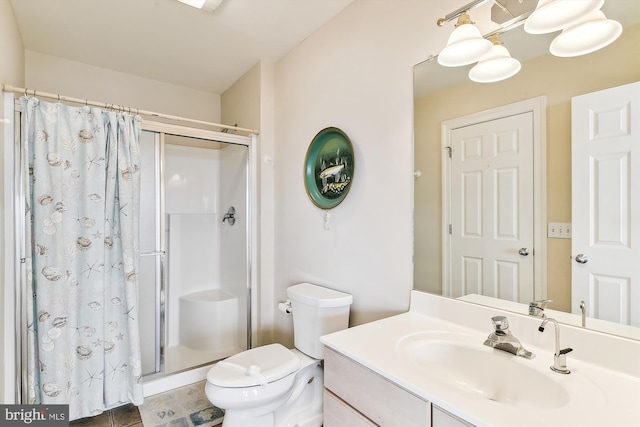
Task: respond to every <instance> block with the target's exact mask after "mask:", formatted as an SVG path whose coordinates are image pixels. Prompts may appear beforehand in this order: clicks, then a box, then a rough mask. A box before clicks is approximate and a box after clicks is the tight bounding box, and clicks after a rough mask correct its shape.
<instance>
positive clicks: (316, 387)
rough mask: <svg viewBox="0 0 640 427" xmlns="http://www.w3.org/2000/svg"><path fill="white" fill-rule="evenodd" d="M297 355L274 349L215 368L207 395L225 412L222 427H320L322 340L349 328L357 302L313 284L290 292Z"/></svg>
mask: <svg viewBox="0 0 640 427" xmlns="http://www.w3.org/2000/svg"><path fill="white" fill-rule="evenodd" d="M287 297H288V298H289V299H290V300H291V312H292V313H293V337H294V346H295V348H294V349H288V348H286V347H284V346H283V345H281V344H269V345H264V346H261V347H256V348H253V349H250V350H246V351H243V352H242V353H238V354H236V355H234V356H231V357H228V358H227V359H225V360H222V361H220V362H218V363H216V364H215V365H214V366H213V367H212V368H211V369H210V370H209V372H208V373H207V384H206V386H205V393H206V395H207V398H208V399H209V401H210V402H211V403H213V404H214V405H215V406H217V407H218V408H220V409H224V410H225V415H224V420H223V422H222V426H223V427H285V426H287V427H289V426H291V427H293V426H298V427H320V426H321V425H322V422H323V417H322V396H323V388H324V378H323V370H322V366H321V362H322V358H323V350H324V349H323V345H322V343H321V342H320V337H321V336H322V335H326V334H329V333H332V332H336V331H339V330H342V329H346V328H347V327H348V326H349V308H350V305H351V303H352V301H353V297H352V296H351V295H349V294H346V293H344V292H339V291H335V290H333V289H328V288H325V287H322V286H317V285H312V284H310V283H300V284H297V285H294V286H291V287H289V288H288V289H287Z"/></svg>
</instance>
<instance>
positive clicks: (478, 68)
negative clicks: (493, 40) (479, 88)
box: [469, 44, 522, 83]
mask: <svg viewBox="0 0 640 427" xmlns="http://www.w3.org/2000/svg"><path fill="white" fill-rule="evenodd" d="M521 67H522V66H521V64H520V61H518V60H517V59H515V58H512V57H511V55H510V54H509V51H508V50H507V48H506V47H504V46H502V45H501V44H494V45H493V47H492V48H491V50H490V51H489V53H488V54H487V55H486V56H484V57H483V58H482V59H480V62H478V63H477V64H476V65H475V66H474V67H473V68H472V69H471V70H469V78H470V79H471V80H473V81H474V82H478V83H493V82H498V81H500V80H505V79H508V78H509V77H512V76H514V75H516V74H517V73H518V71H520V68H521Z"/></svg>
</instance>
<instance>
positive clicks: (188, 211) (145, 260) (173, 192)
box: [140, 131, 250, 375]
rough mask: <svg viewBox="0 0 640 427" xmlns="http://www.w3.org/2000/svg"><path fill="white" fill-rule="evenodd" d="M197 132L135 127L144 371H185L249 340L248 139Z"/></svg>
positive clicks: (244, 345) (233, 350) (245, 345)
mask: <svg viewBox="0 0 640 427" xmlns="http://www.w3.org/2000/svg"><path fill="white" fill-rule="evenodd" d="M203 132H204V133H203V135H199V136H198V135H193V134H191V135H189V136H186V135H179V134H178V132H173V133H171V132H156V131H145V132H143V138H142V143H141V150H142V153H141V154H142V159H143V168H142V169H141V170H142V189H141V194H142V200H141V208H140V210H141V218H142V219H141V243H140V244H141V260H140V261H141V262H140V266H141V276H142V277H141V280H140V283H141V288H140V306H141V316H143V317H142V318H141V322H140V323H141V326H140V327H141V334H140V335H141V338H142V340H143V342H142V349H143V350H142V351H143V362H142V364H143V366H142V369H143V374H145V375H150V374H156V373H161V374H169V373H173V372H179V371H183V370H187V369H190V368H193V367H196V366H200V365H203V364H207V363H210V362H213V361H215V360H219V359H222V358H225V357H227V356H230V355H232V354H235V353H237V352H240V351H243V350H245V349H247V348H248V346H249V339H248V337H249V330H250V328H249V324H250V322H249V313H250V310H249V301H250V298H249V282H250V277H249V197H248V189H249V185H248V184H249V146H248V144H242V143H237V142H225V141H223V140H222V139H223V138H220V136H222V137H224V134H218V133H214V132H206V131H203ZM214 137H217V138H214ZM235 138H238V137H235ZM244 139H245V140H246V141H247V142H248V141H250V139H249V138H244ZM240 142H242V140H240Z"/></svg>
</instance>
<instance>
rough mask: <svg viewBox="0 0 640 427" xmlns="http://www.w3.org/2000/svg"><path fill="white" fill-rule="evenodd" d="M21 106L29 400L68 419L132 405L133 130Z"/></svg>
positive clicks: (113, 121) (83, 110)
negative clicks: (64, 412) (60, 409)
mask: <svg viewBox="0 0 640 427" xmlns="http://www.w3.org/2000/svg"><path fill="white" fill-rule="evenodd" d="M21 102H22V111H23V138H24V139H25V141H24V142H25V144H24V149H25V150H26V153H25V155H24V156H23V157H24V158H25V162H26V163H27V164H25V170H28V171H29V174H28V176H25V180H26V181H25V187H26V189H27V191H26V194H27V212H26V215H27V218H26V219H27V221H26V223H27V225H28V226H27V227H26V228H27V234H28V235H27V238H26V241H27V260H26V267H27V294H28V298H29V299H30V301H29V302H28V304H27V306H28V308H27V311H28V313H27V315H28V324H29V340H28V342H29V365H30V366H29V368H30V369H29V384H28V388H29V400H30V402H31V403H42V404H69V405H70V406H69V415H70V419H72V420H73V419H77V418H83V417H87V416H92V415H97V414H99V413H101V412H102V411H104V410H105V409H108V408H111V407H114V406H119V405H121V404H124V403H128V402H132V403H134V404H136V405H139V404H141V403H142V400H143V397H142V386H141V384H140V376H141V367H140V341H139V335H138V301H137V286H138V254H139V246H138V226H139V224H138V222H139V218H138V216H139V203H140V202H139V201H140V197H139V191H140V173H139V164H140V163H139V135H140V123H139V122H140V119H139V117H134V116H132V115H131V114H127V113H124V112H114V111H103V110H101V109H98V108H90V107H88V106H84V107H73V106H66V105H63V104H61V103H59V102H57V103H51V102H45V101H42V100H39V99H37V98H35V97H31V98H26V97H23V98H22V99H21ZM25 175H26V174H25ZM29 225H30V226H29Z"/></svg>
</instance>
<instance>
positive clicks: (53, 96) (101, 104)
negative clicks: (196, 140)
mask: <svg viewBox="0 0 640 427" xmlns="http://www.w3.org/2000/svg"><path fill="white" fill-rule="evenodd" d="M2 90H3V91H5V92H14V93H21V94H24V95H27V96H28V95H32V96H35V97H39V96H40V97H44V98H51V99H57V100H58V101H67V102H75V103H77V104H84V105H91V106H94V107H102V108H106V109H112V110H118V111H123V112H124V111H128V112H129V113H133V112H135V113H136V114H141V115H143V116H151V117H159V118H163V119H170V120H177V121H181V122H189V123H198V124H201V125H208V126H216V127H219V128H222V129H227V130H236V131H242V132H249V133H253V134H256V135H258V134H259V133H260V132H259V131H257V130H255V129H247V128H241V127H238V126H229V125H223V124H220V123H212V122H205V121H202V120H196V119H189V118H186V117H180V116H172V115H170V114H163V113H156V112H153V111H146V110H140V109H138V108H131V107H125V106H123V105H119V104H108V103H106V102H97V101H90V100H87V99H82V98H73V97H70V96H63V95H60V94H58V93H47V92H41V91H39V90H34V89H26V88H23V87H15V86H11V85H7V84H3V85H2Z"/></svg>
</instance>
